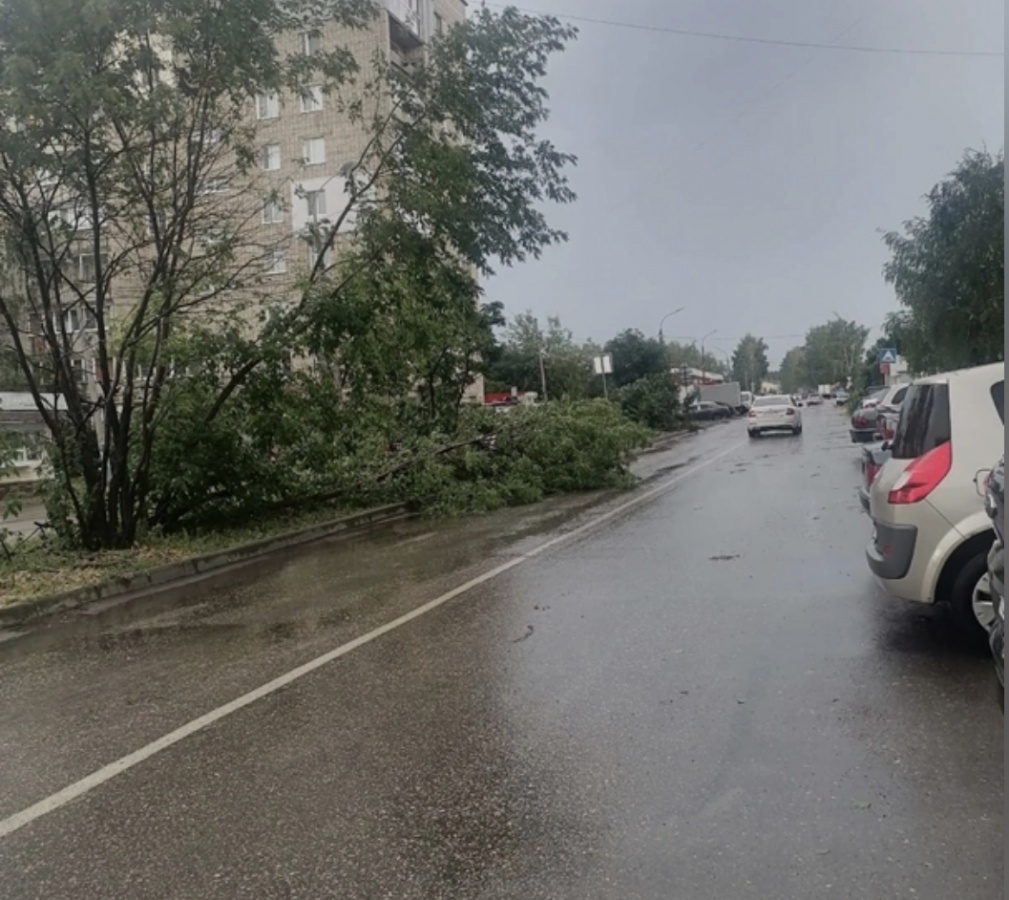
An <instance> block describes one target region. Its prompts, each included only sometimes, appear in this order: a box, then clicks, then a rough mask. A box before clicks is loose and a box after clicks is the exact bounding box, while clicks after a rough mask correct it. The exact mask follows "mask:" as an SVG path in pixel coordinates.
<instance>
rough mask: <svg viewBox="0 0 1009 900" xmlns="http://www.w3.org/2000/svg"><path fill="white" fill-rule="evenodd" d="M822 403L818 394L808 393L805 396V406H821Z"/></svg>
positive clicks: (821, 398)
mask: <svg viewBox="0 0 1009 900" xmlns="http://www.w3.org/2000/svg"><path fill="white" fill-rule="evenodd" d="M822 404H823V397H821V396H820V395H819V394H810V395H809V396H808V397H807V398H806V405H807V406H821V405H822Z"/></svg>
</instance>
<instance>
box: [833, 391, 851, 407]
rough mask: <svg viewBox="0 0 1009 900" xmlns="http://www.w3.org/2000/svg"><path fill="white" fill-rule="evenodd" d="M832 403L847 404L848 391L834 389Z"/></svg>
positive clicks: (836, 404) (837, 404)
mask: <svg viewBox="0 0 1009 900" xmlns="http://www.w3.org/2000/svg"><path fill="white" fill-rule="evenodd" d="M834 405H835V406H847V405H848V392H847V391H834Z"/></svg>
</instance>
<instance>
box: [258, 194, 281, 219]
mask: <svg viewBox="0 0 1009 900" xmlns="http://www.w3.org/2000/svg"><path fill="white" fill-rule="evenodd" d="M283 221H284V207H283V206H282V205H281V202H280V201H279V200H278V199H277V198H276V197H270V198H268V199H267V200H266V201H265V202H264V203H263V224H264V225H276V224H277V223H278V222H283Z"/></svg>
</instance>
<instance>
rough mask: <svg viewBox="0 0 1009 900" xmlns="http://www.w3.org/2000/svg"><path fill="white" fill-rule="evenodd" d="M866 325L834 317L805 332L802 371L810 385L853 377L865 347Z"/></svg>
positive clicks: (867, 334) (833, 382)
mask: <svg viewBox="0 0 1009 900" xmlns="http://www.w3.org/2000/svg"><path fill="white" fill-rule="evenodd" d="M868 336H869V329H868V328H866V327H865V326H863V325H859V324H858V323H857V322H849V321H846V320H845V319H841V318H836V319H833V320H831V321H830V322H827V323H826V324H825V325H817V326H816V327H815V328H811V329H810V330H809V331H808V332H807V334H806V344H805V357H806V371H807V373H808V377H809V381H810V385H811V386H812V385H814V384H816V385H819V384H837V383H839V382H847V380H848V379H849V378H850V379H854V378H855V375H856V370H857V368H858V366H859V365H860V364H861V361H862V355H863V352H864V351H865V341H866V338H867V337H868Z"/></svg>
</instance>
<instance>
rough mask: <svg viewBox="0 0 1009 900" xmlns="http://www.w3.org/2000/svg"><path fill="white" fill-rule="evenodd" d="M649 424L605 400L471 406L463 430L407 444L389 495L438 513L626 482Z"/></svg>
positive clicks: (489, 507)
mask: <svg viewBox="0 0 1009 900" xmlns="http://www.w3.org/2000/svg"><path fill="white" fill-rule="evenodd" d="M647 440H648V432H647V430H646V429H644V428H642V427H641V426H639V425H637V424H635V423H633V422H631V421H629V420H628V419H627V418H625V417H624V416H623V415H622V414H621V413H620V411H619V409H618V408H617V407H616V406H614V405H613V404H612V403H608V402H606V401H604V400H587V401H576V402H562V403H551V404H546V405H544V406H536V407H524V408H521V407H520V408H516V409H513V410H511V411H510V412H509V413H508V414H507V415H501V414H499V413H494V412H493V411H490V410H485V409H472V410H467V411H466V412H465V414H464V415H463V417H462V420H461V424H460V432H459V433H458V434H456V435H454V436H453V437H452V438H448V437H447V436H441V437H432V438H426V439H424V441H423V442H422V445H421V446H417V447H412V448H409V449H405V450H403V451H401V452H402V453H403V454H404V462H403V467H402V469H401V471H400V472H398V473H397V474H396V476H395V477H394V478H392V479H389V481H388V483H387V484H386V486H385V489H384V491H383V493H382V499H384V500H390V501H391V500H400V501H406V502H408V503H410V504H411V505H412V506H414V507H415V508H417V509H420V510H423V511H424V512H425V513H429V514H434V515H439V514H447V513H461V512H485V511H489V510H493V509H498V508H500V507H503V506H518V505H523V504H527V503H535V502H537V501H539V500H542V499H544V498H545V497H549V496H552V495H555V494H563V493H572V492H578V491H592V490H601V489H605V488H615V487H624V486H628V485H629V484H631V477H630V474H629V470H628V467H629V464H630V462H631V460H632V459H633V456H634V451H635V450H636V449H638V448H640V447H642V446H644V445H645V443H646V442H647Z"/></svg>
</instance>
